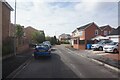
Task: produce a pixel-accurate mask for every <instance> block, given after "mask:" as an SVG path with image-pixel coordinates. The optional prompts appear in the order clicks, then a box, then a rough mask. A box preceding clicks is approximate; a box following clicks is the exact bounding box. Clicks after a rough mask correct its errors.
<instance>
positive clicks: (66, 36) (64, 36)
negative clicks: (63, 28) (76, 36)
mask: <svg viewBox="0 0 120 80" xmlns="http://www.w3.org/2000/svg"><path fill="white" fill-rule="evenodd" d="M59 37H62V38H68V37H69V38H70V37H71V35H70V34H65V33H63V34H61V35H60V36H59Z"/></svg>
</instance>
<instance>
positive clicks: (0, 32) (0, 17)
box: [0, 1, 2, 51]
mask: <svg viewBox="0 0 120 80" xmlns="http://www.w3.org/2000/svg"><path fill="white" fill-rule="evenodd" d="M0 46H2V2H1V1H0ZM1 51H2V50H1Z"/></svg>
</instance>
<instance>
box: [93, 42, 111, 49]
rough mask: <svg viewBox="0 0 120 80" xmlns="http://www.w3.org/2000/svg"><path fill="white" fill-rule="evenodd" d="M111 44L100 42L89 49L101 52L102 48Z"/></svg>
mask: <svg viewBox="0 0 120 80" xmlns="http://www.w3.org/2000/svg"><path fill="white" fill-rule="evenodd" d="M111 42H112V41H111V40H101V41H100V42H98V43H97V44H92V46H91V49H93V50H100V51H103V47H104V46H105V45H106V44H109V43H111Z"/></svg>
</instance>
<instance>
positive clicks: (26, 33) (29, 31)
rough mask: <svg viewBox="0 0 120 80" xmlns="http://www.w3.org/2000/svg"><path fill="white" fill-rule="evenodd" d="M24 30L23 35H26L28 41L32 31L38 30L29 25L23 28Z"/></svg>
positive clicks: (30, 38)
mask: <svg viewBox="0 0 120 80" xmlns="http://www.w3.org/2000/svg"><path fill="white" fill-rule="evenodd" d="M24 31H25V36H26V38H27V39H28V41H29V42H30V41H31V40H32V34H33V33H34V32H38V30H36V29H34V28H32V27H30V26H29V27H27V28H25V29H24Z"/></svg>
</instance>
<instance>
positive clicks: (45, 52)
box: [34, 44, 51, 58]
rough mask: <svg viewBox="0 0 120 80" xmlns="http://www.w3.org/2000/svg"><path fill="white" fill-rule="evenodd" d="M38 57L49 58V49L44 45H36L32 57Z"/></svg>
mask: <svg viewBox="0 0 120 80" xmlns="http://www.w3.org/2000/svg"><path fill="white" fill-rule="evenodd" d="M39 56H51V49H50V48H49V47H48V46H45V45H42V44H41V45H38V46H36V48H35V50H34V57H35V58H37V57H39Z"/></svg>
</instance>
